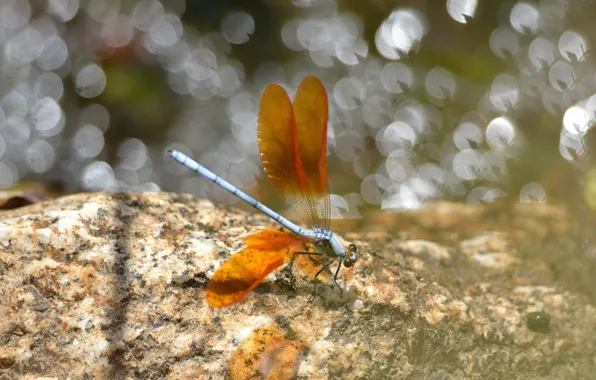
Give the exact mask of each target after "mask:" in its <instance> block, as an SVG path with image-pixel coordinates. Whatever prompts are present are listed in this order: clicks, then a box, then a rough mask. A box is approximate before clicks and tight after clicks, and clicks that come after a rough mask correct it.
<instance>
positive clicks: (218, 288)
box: [207, 230, 306, 307]
mask: <svg viewBox="0 0 596 380" xmlns="http://www.w3.org/2000/svg"><path fill="white" fill-rule="evenodd" d="M305 241H306V239H304V238H302V237H300V236H297V235H294V234H292V233H290V232H287V231H276V230H263V231H261V232H257V233H256V234H254V235H250V236H248V237H247V238H246V239H244V242H245V244H246V247H245V248H244V249H243V250H242V251H240V252H238V253H236V254H234V255H232V257H230V258H229V259H228V260H227V261H226V262H225V263H224V264H223V265H222V266H221V267H219V269H218V270H217V271H216V272H215V274H214V275H213V277H211V280H210V281H209V284H208V285H207V302H208V303H209V305H211V306H212V307H224V306H230V305H232V304H234V303H236V302H238V301H240V300H242V299H243V298H244V297H246V295H247V294H248V293H250V292H251V291H252V290H253V289H254V288H255V287H256V286H257V285H259V284H260V283H261V281H263V279H264V278H265V277H266V276H267V275H268V274H269V273H271V272H272V271H274V270H275V269H276V268H278V267H279V266H281V265H283V264H285V263H286V262H288V261H289V260H290V259H291V258H292V255H293V253H294V252H296V251H297V250H299V249H300V248H301V247H302V245H303V244H304V242H305Z"/></svg>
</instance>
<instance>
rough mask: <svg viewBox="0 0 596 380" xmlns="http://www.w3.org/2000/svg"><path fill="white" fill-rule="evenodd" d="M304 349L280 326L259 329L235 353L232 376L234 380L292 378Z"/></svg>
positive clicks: (230, 370) (230, 371)
mask: <svg viewBox="0 0 596 380" xmlns="http://www.w3.org/2000/svg"><path fill="white" fill-rule="evenodd" d="M303 350H304V347H303V345H302V344H301V343H299V342H295V341H291V340H289V339H286V337H285V335H284V334H283V332H282V331H280V330H279V328H277V327H276V326H267V327H261V328H257V329H255V330H254V331H253V332H252V334H251V335H250V336H249V337H248V338H247V339H246V340H245V341H244V342H242V344H241V345H240V347H238V349H237V350H236V352H234V355H233V356H232V360H231V361H230V367H229V375H230V377H231V378H232V379H234V380H244V379H280V380H283V379H292V378H294V377H295V376H296V372H297V370H298V364H299V362H300V356H301V355H302V352H303Z"/></svg>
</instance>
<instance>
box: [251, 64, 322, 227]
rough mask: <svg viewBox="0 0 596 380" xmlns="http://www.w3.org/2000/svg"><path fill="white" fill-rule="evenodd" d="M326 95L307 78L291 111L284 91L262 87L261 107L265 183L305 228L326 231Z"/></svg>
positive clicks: (299, 89) (261, 148)
mask: <svg viewBox="0 0 596 380" xmlns="http://www.w3.org/2000/svg"><path fill="white" fill-rule="evenodd" d="M327 119H328V110H327V93H326V92H325V88H324V87H323V84H322V83H321V81H319V79H317V78H316V77H313V76H308V77H306V78H305V79H304V80H303V81H302V83H300V86H299V87H298V91H297V93H296V97H295V99H294V106H292V103H291V102H290V99H289V97H288V95H287V93H286V91H285V90H284V89H283V88H282V87H280V86H279V85H276V84H272V85H269V86H267V88H265V91H264V92H263V95H262V97H261V104H260V107H259V122H258V140H259V151H260V152H261V160H262V161H263V166H264V168H265V172H266V173H267V176H268V177H269V180H270V181H271V183H273V185H274V186H275V187H276V188H277V189H278V191H280V192H281V193H282V194H284V195H285V196H286V198H289V201H290V203H292V205H293V206H294V207H298V208H300V209H302V211H303V213H304V214H305V215H306V218H307V221H308V222H309V224H311V225H314V226H317V227H323V228H328V227H329V214H330V208H329V188H328V181H327V161H326V157H327V153H326V148H327Z"/></svg>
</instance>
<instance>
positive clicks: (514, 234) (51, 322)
mask: <svg viewBox="0 0 596 380" xmlns="http://www.w3.org/2000/svg"><path fill="white" fill-rule="evenodd" d="M492 207H494V206H462V205H456V204H449V203H446V202H443V203H439V204H436V205H429V206H428V207H427V208H426V209H424V210H421V211H418V212H416V213H408V214H387V213H384V214H382V215H379V216H376V217H373V218H370V219H368V221H369V222H370V223H369V224H368V226H367V227H366V228H359V229H362V230H363V231H364V230H366V229H368V231H364V232H357V230H356V229H354V230H352V232H349V233H348V232H346V233H344V234H340V236H341V237H343V238H345V239H346V240H347V241H349V242H353V243H355V244H357V245H358V246H359V248H360V251H359V254H360V257H359V261H358V262H357V263H356V265H355V266H354V267H352V268H343V269H342V270H341V272H340V276H339V282H340V284H341V285H342V286H343V287H344V292H343V297H341V298H340V291H339V289H338V288H337V287H336V286H335V285H334V284H333V280H332V272H331V270H330V271H329V272H326V273H325V274H324V275H322V276H321V282H322V284H320V285H319V287H318V288H319V293H320V296H318V297H315V298H314V299H313V298H312V290H313V285H314V283H315V282H314V280H313V275H314V273H315V271H316V270H317V269H318V266H315V265H310V266H309V265H308V264H307V263H302V264H301V265H297V266H294V269H293V281H290V280H289V278H291V277H292V276H289V275H288V273H287V269H285V270H280V271H278V272H275V273H273V274H272V275H270V276H268V277H267V278H266V279H265V281H264V282H263V283H262V284H261V285H260V286H258V287H257V288H256V289H255V290H254V291H253V293H251V294H250V295H249V296H248V297H247V298H246V299H244V300H243V301H241V302H239V303H237V304H235V305H233V306H231V307H228V308H223V309H213V308H211V307H209V306H208V305H207V303H206V302H205V300H204V297H205V288H206V285H207V283H208V281H209V278H210V277H211V276H212V275H213V273H214V271H215V270H216V269H217V268H218V267H219V266H220V265H221V264H222V263H223V262H224V261H225V260H226V259H227V258H228V257H230V255H231V254H233V253H234V252H236V251H238V249H240V248H241V247H242V237H243V236H245V235H246V234H248V233H253V232H255V231H258V230H259V229H261V228H263V227H264V226H268V227H270V226H273V225H272V224H271V222H270V221H269V220H268V219H267V218H266V217H264V216H262V215H255V214H249V213H246V212H242V211H238V210H235V209H228V208H223V207H218V206H214V205H213V204H211V203H209V202H207V201H201V200H197V199H195V198H193V197H190V196H186V195H175V194H166V193H147V194H136V193H117V194H104V193H101V194H79V195H73V196H69V197H64V198H60V199H56V200H53V201H49V202H46V203H40V204H34V205H31V206H27V207H24V208H21V209H17V210H12V211H6V212H3V213H0V247H1V248H2V249H1V250H0V379H21V378H34V377H35V376H42V377H46V378H67V377H68V378H76V379H79V378H97V379H120V378H127V379H134V378H139V379H150V378H165V379H189V378H198V379H211V378H212V379H219V378H232V379H248V378H264V377H265V376H270V378H280V379H283V378H293V377H297V378H308V379H327V378H341V379H363V378H370V379H380V378H405V377H407V378H420V379H431V378H432V379H434V378H436V379H447V378H449V379H469V378H482V377H485V378H495V379H501V378H502V379H512V378H519V379H529V378H552V379H559V378H589V377H591V376H592V374H593V373H594V372H595V371H596V362H594V360H593V358H594V356H595V354H596V349H595V346H596V330H595V329H594V326H595V325H596V309H595V308H594V307H593V303H594V298H593V295H594V290H593V288H594V286H593V285H594V282H593V281H594V280H593V279H591V280H589V279H583V280H581V281H584V283H585V281H592V282H591V285H592V287H591V288H589V289H588V288H586V287H580V286H574V285H572V281H569V278H570V277H572V276H573V275H575V274H576V272H574V269H572V268H568V267H566V266H558V267H557V268H556V269H553V266H552V265H553V263H555V264H557V263H560V262H562V260H563V259H562V255H564V254H566V255H567V258H572V259H573V260H574V262H576V263H581V264H583V265H584V267H587V268H590V266H591V265H594V263H593V262H592V260H593V259H592V258H591V257H592V256H590V255H586V254H584V255H582V254H580V253H584V252H587V251H589V250H590V245H589V244H588V245H586V244H585V241H584V243H582V244H581V245H579V244H578V245H574V242H575V241H576V240H577V239H576V235H575V234H576V233H577V230H576V229H575V228H574V225H573V224H572V223H571V222H570V221H569V220H568V216H567V214H566V211H565V210H562V209H561V208H557V207H556V206H551V205H544V204H532V205H528V204H526V205H523V206H520V207H517V206H514V207H513V208H512V209H507V210H506V211H504V215H500V214H499V213H498V211H495V209H493V208H492ZM433 208H434V209H435V211H436V212H435V213H434V215H436V218H439V217H440V218H441V219H442V220H440V221H438V220H437V221H433V218H432V215H433ZM487 210H488V211H487ZM487 215H489V216H487ZM487 217H489V218H490V219H491V221H492V223H483V222H484V221H486V218H487ZM374 220H380V221H382V223H381V224H379V225H382V226H383V227H385V228H389V230H391V231H393V232H387V233H386V232H378V231H377V232H374V231H372V229H373V228H372V226H373V225H374V224H375V223H374ZM371 221H372V222H371ZM404 221H408V222H409V223H411V224H409V227H411V228H408V223H404ZM495 221H497V222H495ZM526 221H527V223H526ZM404 224H405V225H404ZM356 227H357V226H356ZM398 229H399V230H400V232H402V231H403V230H405V229H408V232H409V233H408V234H404V233H400V234H399V236H397V234H396V232H398V231H397V230H398ZM435 232H436V233H437V236H438V237H437V238H434V236H433V234H434V233H435ZM592 249H593V248H592ZM487 255H488V256H487ZM306 259H307V261H308V262H310V261H309V260H308V258H306ZM333 269H334V268H333Z"/></svg>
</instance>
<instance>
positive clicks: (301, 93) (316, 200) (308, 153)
mask: <svg viewBox="0 0 596 380" xmlns="http://www.w3.org/2000/svg"><path fill="white" fill-rule="evenodd" d="M327 103H328V101H327V92H326V91H325V87H324V86H323V83H321V81H320V80H319V79H317V78H316V77H314V76H308V77H306V78H304V80H302V83H300V86H299V87H298V91H297V92H296V97H295V98H294V117H295V119H296V126H297V129H298V141H299V145H300V152H301V154H302V165H303V166H304V172H305V173H306V178H307V179H308V184H309V185H310V186H309V191H310V194H309V195H310V198H311V199H310V200H309V214H310V218H311V223H312V224H313V225H315V226H317V227H322V228H329V218H330V214H331V207H330V205H329V182H328V180H327V120H328V118H329V114H328V106H327Z"/></svg>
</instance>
